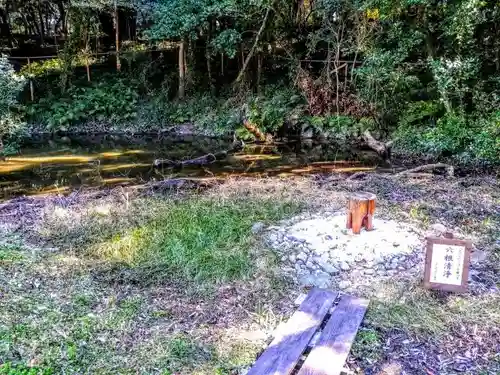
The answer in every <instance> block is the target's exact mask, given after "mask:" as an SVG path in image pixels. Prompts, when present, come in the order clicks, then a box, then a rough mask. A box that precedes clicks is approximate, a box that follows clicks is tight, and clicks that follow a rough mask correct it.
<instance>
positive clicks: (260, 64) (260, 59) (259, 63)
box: [257, 53, 262, 94]
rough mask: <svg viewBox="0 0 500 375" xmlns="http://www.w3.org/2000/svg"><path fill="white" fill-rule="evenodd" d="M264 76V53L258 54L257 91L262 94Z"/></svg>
mask: <svg viewBox="0 0 500 375" xmlns="http://www.w3.org/2000/svg"><path fill="white" fill-rule="evenodd" d="M261 76H262V53H259V54H258V55H257V93H259V94H260V78H261Z"/></svg>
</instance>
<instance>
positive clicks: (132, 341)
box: [0, 195, 302, 375]
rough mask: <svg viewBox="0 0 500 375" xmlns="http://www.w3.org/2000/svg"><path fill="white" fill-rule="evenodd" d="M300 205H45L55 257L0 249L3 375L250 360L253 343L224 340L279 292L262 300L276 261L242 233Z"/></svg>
mask: <svg viewBox="0 0 500 375" xmlns="http://www.w3.org/2000/svg"><path fill="white" fill-rule="evenodd" d="M301 207H302V206H301V204H300V202H295V201H292V200H284V201H282V202H279V201H278V202H277V201H275V200H271V199H269V198H268V199H257V198H255V199H254V198H250V199H238V198H234V199H233V198H231V199H226V197H224V196H210V195H206V196H205V195H202V196H200V195H195V196H193V197H186V198H182V199H178V198H164V197H156V198H154V197H137V198H135V199H134V200H133V201H130V202H129V201H127V202H125V201H121V200H118V202H116V201H114V202H113V203H112V204H111V203H110V202H107V201H104V202H102V201H101V202H95V201H92V202H89V203H88V205H86V206H78V207H77V208H76V209H72V208H71V207H69V208H67V207H66V208H63V207H60V206H57V209H53V208H50V209H49V210H48V211H47V212H46V213H45V216H44V220H43V221H41V222H40V225H39V226H38V227H37V228H36V233H38V234H41V235H42V238H43V239H44V240H45V241H49V242H50V243H51V244H52V245H56V246H57V248H58V250H52V251H50V252H48V251H44V250H43V248H41V249H35V250H34V249H32V248H30V247H28V246H26V245H25V244H23V243H22V241H21V242H19V241H18V242H15V241H10V242H9V245H5V246H3V245H2V247H0V254H1V256H2V258H1V259H2V260H1V261H0V292H1V293H2V298H0V311H1V312H2V319H1V321H0V365H1V366H2V367H0V369H1V370H0V374H2V375H3V374H16V375H20V374H25V373H26V374H29V375H35V374H36V375H38V374H43V375H49V374H60V373H93V374H111V373H113V374H169V373H171V374H173V373H178V372H179V371H181V373H190V374H220V375H223V374H229V373H230V371H232V370H233V369H234V368H235V367H238V366H243V365H247V364H248V363H251V361H252V360H253V358H255V357H254V356H255V353H256V352H257V351H258V349H259V345H260V343H259V345H255V344H251V343H248V342H246V341H245V340H243V339H239V338H237V337H234V336H233V334H235V333H234V332H238V330H245V329H250V328H251V327H253V326H254V324H255V323H254V317H253V316H252V315H251V314H248V313H247V312H246V311H247V310H251V309H252V307H251V306H252V305H265V306H267V308H268V309H271V310H273V309H274V307H273V302H272V299H273V298H274V297H272V296H271V294H270V293H275V294H276V292H277V294H279V291H276V292H273V291H272V290H271V291H269V290H267V291H266V292H265V293H263V294H261V293H260V292H259V290H262V289H265V288H267V287H268V285H272V283H273V281H272V280H271V279H272V277H273V276H272V269H271V268H269V267H270V265H271V263H272V262H267V261H265V262H264V263H262V259H267V258H269V260H270V261H271V260H272V257H273V256H272V254H271V253H270V252H269V251H266V249H265V248H263V247H262V246H261V245H259V243H258V240H257V238H256V236H254V235H253V234H252V231H251V227H252V225H253V224H254V223H255V222H257V221H261V222H265V223H273V222H275V221H278V220H281V219H283V218H286V217H288V216H290V215H293V214H295V213H296V212H298V211H299V210H300V209H301ZM262 265H264V266H263V267H261V266H262ZM268 278H271V279H269V281H266V280H268ZM242 297H243V298H244V299H243V300H241V298H242ZM261 298H263V299H264V301H262V302H261V301H259V302H257V300H260V299H261ZM275 314H276V315H278V314H279V313H278V312H276V313H275ZM214 319H215V320H214ZM227 319H229V320H230V322H231V323H227V324H229V326H230V327H231V329H228V330H223V329H222V330H221V329H218V330H216V331H213V329H212V328H211V327H212V325H213V323H212V322H213V321H217V320H227ZM197 322H198V323H197ZM2 371H3V372H2ZM26 371H28V372H26Z"/></svg>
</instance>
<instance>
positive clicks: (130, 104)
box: [27, 79, 139, 130]
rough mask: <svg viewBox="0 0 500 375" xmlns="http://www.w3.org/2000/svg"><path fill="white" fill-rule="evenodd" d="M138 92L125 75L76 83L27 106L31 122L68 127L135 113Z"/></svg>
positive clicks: (113, 120) (124, 118) (117, 119)
mask: <svg viewBox="0 0 500 375" xmlns="http://www.w3.org/2000/svg"><path fill="white" fill-rule="evenodd" d="M138 97H139V94H138V92H137V90H136V89H135V88H134V87H131V86H130V84H128V83H127V82H126V81H125V80H124V79H112V80H107V81H105V82H100V83H96V84H93V85H90V86H78V87H77V86H73V87H71V88H70V89H68V90H67V91H66V93H65V94H63V95H61V96H60V97H49V98H44V99H40V101H39V102H38V103H36V104H33V105H31V106H29V107H28V108H27V114H28V116H29V118H30V120H31V121H32V122H37V121H38V122H41V123H43V124H46V126H47V127H48V129H49V130H59V129H65V128H67V127H68V126H69V125H71V124H75V123H79V122H82V121H87V120H98V121H109V122H120V121H125V120H130V119H132V118H134V117H135V116H136V104H137V100H138Z"/></svg>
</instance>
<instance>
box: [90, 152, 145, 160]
mask: <svg viewBox="0 0 500 375" xmlns="http://www.w3.org/2000/svg"><path fill="white" fill-rule="evenodd" d="M145 153H146V151H144V150H127V151H107V152H101V153H100V154H99V157H100V158H117V157H120V156H123V155H137V154H145Z"/></svg>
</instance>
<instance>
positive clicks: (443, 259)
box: [430, 244, 465, 285]
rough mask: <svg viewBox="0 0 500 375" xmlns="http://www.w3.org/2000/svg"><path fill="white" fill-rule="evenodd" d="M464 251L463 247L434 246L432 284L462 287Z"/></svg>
mask: <svg viewBox="0 0 500 375" xmlns="http://www.w3.org/2000/svg"><path fill="white" fill-rule="evenodd" d="M464 251H465V248H464V247H463V246H456V245H443V244H434V250H433V253H432V263H431V274H430V282H431V283H440V284H451V285H461V284H462V273H463V267H464Z"/></svg>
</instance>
